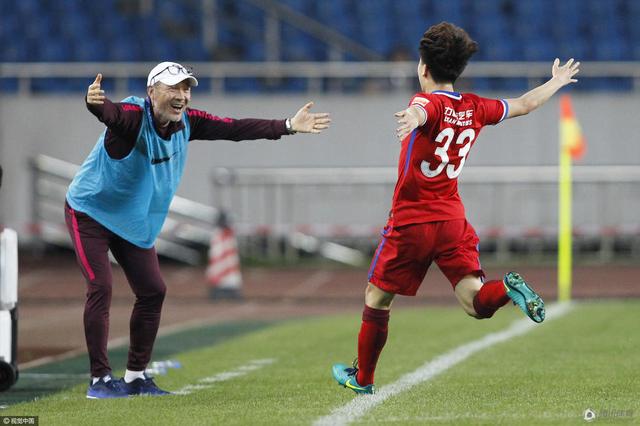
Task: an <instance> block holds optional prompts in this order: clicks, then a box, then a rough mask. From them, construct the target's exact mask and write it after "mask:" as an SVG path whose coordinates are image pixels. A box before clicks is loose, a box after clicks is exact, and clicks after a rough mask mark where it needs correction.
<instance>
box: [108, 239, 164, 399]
mask: <svg viewBox="0 0 640 426" xmlns="http://www.w3.org/2000/svg"><path fill="white" fill-rule="evenodd" d="M111 252H112V253H113V255H114V257H115V258H116V260H117V261H118V263H119V264H120V266H122V269H123V271H124V273H125V274H126V276H127V281H128V282H129V285H130V286H131V289H132V290H133V292H134V294H135V296H136V302H135V304H134V307H133V312H132V313H131V319H130V322H129V329H130V345H129V354H128V358H127V371H126V374H125V377H124V379H123V381H124V384H125V388H126V389H127V390H128V391H129V394H131V395H143V394H144V395H166V394H168V392H166V391H163V390H161V389H159V388H158V387H157V386H156V385H155V383H154V382H153V380H152V379H151V378H150V377H148V376H146V375H145V374H144V371H145V369H146V367H147V365H148V364H149V362H150V361H151V352H152V351H153V345H154V343H155V340H156V335H157V334H158V328H159V326H160V314H161V311H162V304H163V302H164V298H165V294H166V290H167V288H166V286H165V283H164V280H163V279H162V276H161V275H160V265H159V262H158V255H157V254H156V250H155V248H153V247H152V248H149V249H144V248H141V247H138V246H136V245H134V244H131V243H129V242H128V241H125V240H123V239H121V238H115V239H114V240H113V241H112V244H111Z"/></svg>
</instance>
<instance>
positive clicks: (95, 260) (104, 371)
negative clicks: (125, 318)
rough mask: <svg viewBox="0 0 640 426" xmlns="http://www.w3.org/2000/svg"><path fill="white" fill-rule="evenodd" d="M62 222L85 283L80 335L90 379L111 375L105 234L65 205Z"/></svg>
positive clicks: (107, 232)
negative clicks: (85, 352)
mask: <svg viewBox="0 0 640 426" xmlns="http://www.w3.org/2000/svg"><path fill="white" fill-rule="evenodd" d="M65 221H66V223H67V229H68V231H69V235H70V236H71V241H72V243H73V248H74V251H75V253H76V260H77V262H78V265H80V269H81V270H82V274H83V275H84V277H85V280H86V282H87V300H86V302H85V306H84V335H85V339H86V342H87V351H88V352H89V362H90V366H91V376H92V377H93V378H94V380H95V379H96V378H100V377H104V376H106V375H108V374H110V373H111V368H110V366H109V360H108V357H107V342H108V340H109V308H110V306H111V286H112V275H111V263H110V262H109V255H108V251H109V247H108V240H109V234H110V233H109V231H108V230H107V229H105V228H104V227H103V226H102V225H100V224H99V223H98V222H96V221H94V220H93V219H92V218H91V217H89V216H88V215H86V214H84V213H81V212H77V211H75V210H73V209H72V208H71V207H69V205H65Z"/></svg>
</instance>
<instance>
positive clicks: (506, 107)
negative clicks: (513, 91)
mask: <svg viewBox="0 0 640 426" xmlns="http://www.w3.org/2000/svg"><path fill="white" fill-rule="evenodd" d="M500 102H502V117H500V120H498V123H500V122H501V121H502V120H504V119H505V118H507V116H508V115H509V103H508V102H507V101H506V100H504V99H500Z"/></svg>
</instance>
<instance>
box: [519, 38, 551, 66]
mask: <svg viewBox="0 0 640 426" xmlns="http://www.w3.org/2000/svg"><path fill="white" fill-rule="evenodd" d="M522 53H523V58H524V59H525V60H527V61H543V62H544V61H549V62H550V61H553V60H554V59H555V58H556V56H557V55H556V54H555V47H554V44H553V42H552V41H551V40H550V39H548V38H539V39H537V40H527V41H525V42H523V45H522Z"/></svg>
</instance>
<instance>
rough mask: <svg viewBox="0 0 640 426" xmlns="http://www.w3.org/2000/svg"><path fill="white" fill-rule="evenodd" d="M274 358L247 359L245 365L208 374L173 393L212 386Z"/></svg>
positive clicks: (182, 392)
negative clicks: (193, 383) (195, 382)
mask: <svg viewBox="0 0 640 426" xmlns="http://www.w3.org/2000/svg"><path fill="white" fill-rule="evenodd" d="M276 361H277V359H275V358H265V359H254V360H253V361H249V363H248V364H246V365H241V366H240V367H238V368H236V369H235V370H231V371H223V372H222V373H218V374H216V375H214V376H209V377H205V378H202V379H200V380H198V383H197V384H195V385H186V386H184V387H183V388H181V389H180V390H177V391H175V392H173V393H174V394H175V395H189V394H190V393H193V392H195V391H198V390H202V389H209V388H212V387H213V386H214V383H218V382H224V381H226V380H230V379H233V378H236V377H240V376H244V375H246V374H249V373H250V372H252V371H255V370H259V369H261V368H262V367H265V366H267V365H270V364H273V363H274V362H276Z"/></svg>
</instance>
